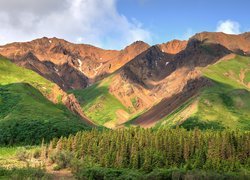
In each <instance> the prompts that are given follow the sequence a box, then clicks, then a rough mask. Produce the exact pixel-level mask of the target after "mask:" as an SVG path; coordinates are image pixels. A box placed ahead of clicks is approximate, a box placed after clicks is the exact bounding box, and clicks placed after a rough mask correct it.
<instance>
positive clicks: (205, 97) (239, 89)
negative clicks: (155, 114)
mask: <svg viewBox="0 0 250 180" xmlns="http://www.w3.org/2000/svg"><path fill="white" fill-rule="evenodd" d="M203 75H204V77H206V78H209V79H210V80H211V81H212V85H210V86H208V87H206V88H204V89H202V91H201V92H200V93H199V94H198V96H196V97H194V98H192V99H190V100H189V101H188V102H185V103H184V104H183V105H182V106H180V107H179V108H178V109H177V110H175V111H174V112H172V113H171V114H170V115H168V116H167V117H165V118H164V119H163V120H161V121H160V122H159V123H158V124H157V127H159V126H160V125H167V126H170V127H171V126H176V125H180V126H182V127H185V128H187V129H192V128H194V127H199V128H201V129H210V128H213V129H224V128H230V129H242V130H250V92H249V89H250V58H249V57H243V56H236V57H235V58H234V59H230V60H223V61H220V62H218V63H216V64H214V65H211V66H208V67H207V68H205V69H203Z"/></svg>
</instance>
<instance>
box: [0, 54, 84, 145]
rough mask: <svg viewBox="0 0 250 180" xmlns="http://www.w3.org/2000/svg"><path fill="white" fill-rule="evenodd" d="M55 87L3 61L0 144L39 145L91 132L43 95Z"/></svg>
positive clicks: (1, 70)
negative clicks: (76, 133) (78, 132)
mask: <svg viewBox="0 0 250 180" xmlns="http://www.w3.org/2000/svg"><path fill="white" fill-rule="evenodd" d="M53 86H54V84H53V83H51V82H49V81H47V80H46V79H44V78H42V77H41V76H39V75H38V74H36V73H34V72H33V71H30V70H27V69H24V68H21V67H18V66H16V65H15V64H13V63H11V62H10V61H8V60H6V59H3V58H0V144H18V143H21V144H22V143H23V144H33V143H39V142H41V140H42V138H44V139H45V140H49V139H51V138H53V137H59V136H62V135H68V134H70V133H75V132H77V131H79V130H83V129H86V128H88V126H87V125H86V124H85V123H84V122H83V121H82V120H81V119H79V118H78V117H77V116H75V115H73V114H72V113H71V112H70V111H69V110H68V109H67V108H66V107H65V106H63V105H61V104H53V103H52V102H50V101H49V100H47V99H46V98H45V97H44V96H43V94H42V93H41V92H40V91H43V93H50V91H51V88H52V87H53ZM38 89H39V90H40V91H39V90H38Z"/></svg>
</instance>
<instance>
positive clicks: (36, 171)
mask: <svg viewBox="0 0 250 180" xmlns="http://www.w3.org/2000/svg"><path fill="white" fill-rule="evenodd" d="M0 179H18V180H26V179H52V177H51V176H50V175H48V174H46V173H45V170H43V169H40V168H31V167H30V168H22V169H16V168H14V169H4V168H1V167H0Z"/></svg>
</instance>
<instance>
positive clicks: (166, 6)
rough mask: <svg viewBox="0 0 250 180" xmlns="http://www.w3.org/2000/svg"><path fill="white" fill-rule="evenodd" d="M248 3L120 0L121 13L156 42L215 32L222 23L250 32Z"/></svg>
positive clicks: (234, 0) (239, 0) (242, 0)
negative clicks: (134, 21) (204, 32)
mask: <svg viewBox="0 0 250 180" xmlns="http://www.w3.org/2000/svg"><path fill="white" fill-rule="evenodd" d="M249 8H250V1H248V0H119V1H118V11H119V12H120V13H122V14H124V15H125V16H126V17H128V18H130V19H133V18H136V19H137V20H138V21H139V22H141V23H142V24H143V27H145V28H146V29H148V30H149V31H150V32H152V33H153V35H154V37H153V43H160V42H164V41H168V40H171V39H174V38H178V39H185V38H187V37H188V36H189V35H190V34H193V33H196V32H201V31H216V28H217V26H218V23H219V22H220V21H226V20H231V21H236V22H238V23H239V25H240V32H245V31H250V9H249Z"/></svg>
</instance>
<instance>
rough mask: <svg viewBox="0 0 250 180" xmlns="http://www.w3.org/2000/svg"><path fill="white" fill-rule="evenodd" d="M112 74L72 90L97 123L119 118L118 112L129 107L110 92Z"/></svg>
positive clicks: (86, 112) (87, 113) (88, 114)
mask: <svg viewBox="0 0 250 180" xmlns="http://www.w3.org/2000/svg"><path fill="white" fill-rule="evenodd" d="M111 78H112V76H110V77H108V78H106V79H104V80H103V81H100V82H99V83H96V84H94V85H92V86H90V87H88V88H86V89H83V90H74V91H72V92H73V93H74V94H75V96H76V97H77V99H78V100H79V102H80V104H81V106H82V109H83V111H84V113H85V114H86V115H87V116H88V117H89V118H90V119H92V120H94V121H95V123H97V124H101V125H103V124H104V123H106V122H109V121H114V120H116V119H117V114H116V112H117V111H118V110H124V111H126V112H128V109H127V108H126V107H125V106H124V105H123V104H122V103H121V102H120V101H119V100H118V99H116V98H115V96H113V95H112V94H110V93H109V89H108V88H109V84H110V83H111V82H110V81H111Z"/></svg>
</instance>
